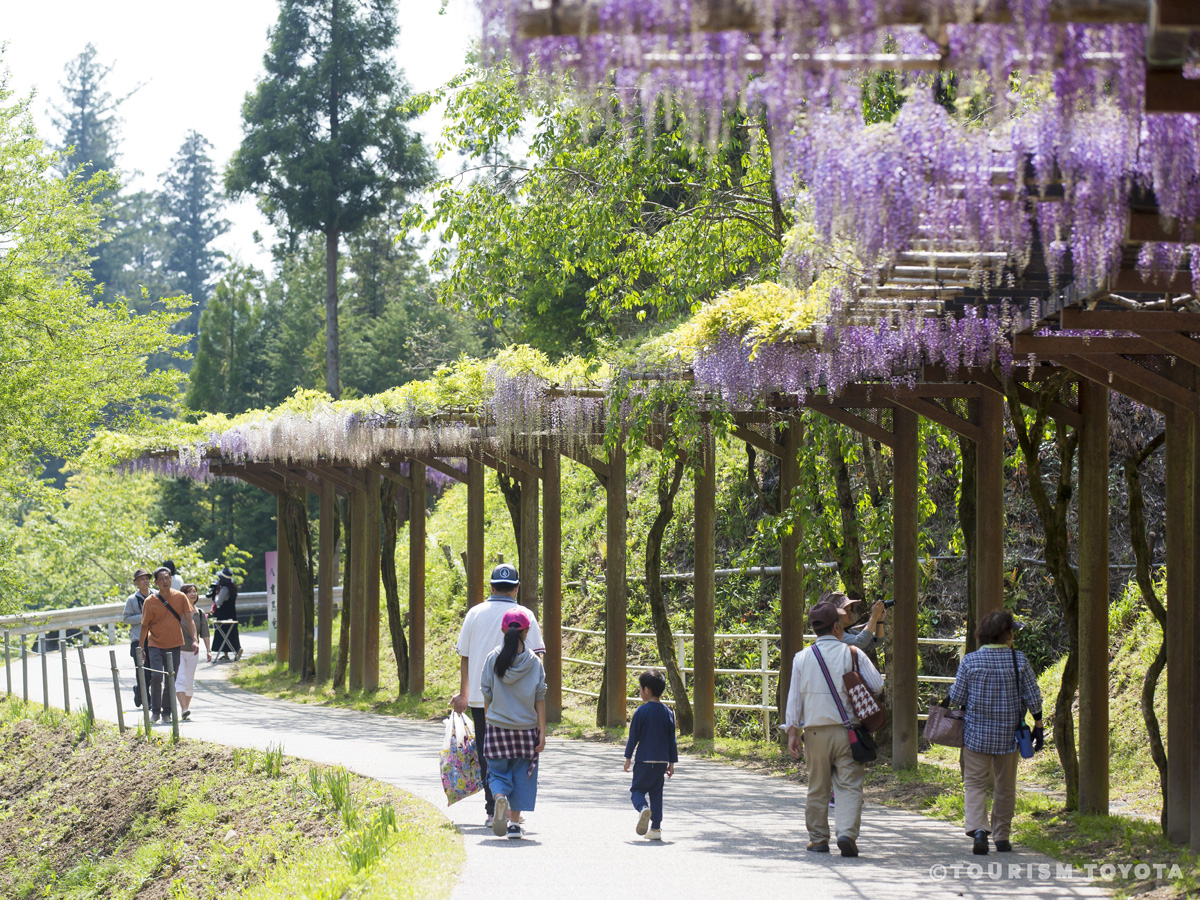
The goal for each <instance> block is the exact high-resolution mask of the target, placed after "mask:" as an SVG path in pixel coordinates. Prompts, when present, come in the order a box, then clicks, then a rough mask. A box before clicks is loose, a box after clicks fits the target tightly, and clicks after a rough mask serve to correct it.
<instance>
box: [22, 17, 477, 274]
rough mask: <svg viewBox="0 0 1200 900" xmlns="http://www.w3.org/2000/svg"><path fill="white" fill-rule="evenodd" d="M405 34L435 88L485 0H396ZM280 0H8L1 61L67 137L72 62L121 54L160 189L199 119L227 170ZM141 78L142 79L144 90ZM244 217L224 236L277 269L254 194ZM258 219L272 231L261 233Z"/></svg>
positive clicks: (242, 253) (411, 70) (133, 142)
mask: <svg viewBox="0 0 1200 900" xmlns="http://www.w3.org/2000/svg"><path fill="white" fill-rule="evenodd" d="M396 6H397V10H398V20H399V23H400V40H399V43H398V45H397V48H396V59H397V62H398V63H399V65H400V67H401V68H402V69H403V70H404V74H405V76H406V77H407V79H408V82H409V84H410V85H411V86H412V88H413V89H414V90H417V91H423V90H429V89H431V88H435V87H437V86H439V85H441V84H443V83H445V82H446V81H447V80H449V79H450V78H451V77H452V76H453V75H455V74H456V73H457V72H458V71H460V70H461V69H462V67H463V62H464V59H465V56H466V53H467V50H468V48H469V46H470V42H471V41H472V40H474V39H475V38H476V36H477V35H478V33H479V12H478V8H477V6H476V5H475V0H448V2H446V3H445V13H444V14H439V10H441V8H442V6H443V0H396ZM277 14H278V2H277V0H207V2H204V3H195V2H187V0H108V2H106V3H97V2H95V0H0V44H4V45H5V47H4V50H3V54H2V55H0V66H2V67H3V68H4V69H6V70H7V71H8V73H9V81H8V84H9V87H10V88H12V89H14V90H15V91H16V93H17V95H18V96H28V95H30V94H33V96H34V101H33V108H34V114H35V119H36V121H37V123H38V128H39V130H40V131H41V133H42V136H43V137H44V138H46V139H47V140H48V141H49V142H50V143H52V144H53V143H55V142H56V141H57V140H58V136H57V134H56V131H55V129H54V128H53V125H52V118H51V116H52V109H51V107H52V105H53V104H54V103H57V102H58V101H59V99H60V97H61V95H60V91H59V83H60V82H61V81H62V78H63V70H64V68H65V66H66V64H67V62H68V61H69V60H70V59H72V58H74V57H75V56H77V55H78V54H79V53H80V51H82V50H83V48H84V47H85V46H86V45H87V44H88V43H91V44H93V45H95V47H96V50H97V51H98V59H99V61H100V62H101V63H106V64H112V65H113V70H112V72H111V73H110V75H109V77H108V89H109V91H110V92H111V93H112V94H113V95H114V96H121V95H123V94H128V93H130V92H131V91H132V92H133V93H132V96H130V97H129V99H128V100H127V101H126V102H125V103H124V104H123V105H122V106H121V110H120V117H121V119H122V126H121V130H120V138H121V140H120V151H121V159H120V163H121V166H122V168H123V169H124V170H125V171H126V172H133V171H136V172H140V173H142V174H141V176H140V177H135V178H134V180H133V184H132V186H133V187H134V188H146V189H150V188H155V187H156V186H157V183H158V176H159V175H160V174H162V173H163V172H164V171H166V170H167V169H168V168H169V167H170V164H171V160H172V158H173V157H174V156H175V154H176V152H177V151H178V150H179V147H180V145H181V144H182V143H183V139H184V135H186V134H187V132H188V131H191V130H195V131H198V132H200V134H202V135H204V137H206V138H208V140H209V141H210V142H211V143H212V144H213V150H212V151H211V155H212V159H213V162H214V163H215V164H216V166H217V169H218V171H219V172H220V171H223V170H224V167H225V164H226V162H228V160H229V158H230V156H231V155H232V154H233V152H234V150H236V149H237V146H238V144H239V143H240V141H241V137H242V123H241V108H242V101H243V99H244V98H245V95H246V93H247V92H248V91H250V90H252V89H253V87H254V84H255V81H256V79H258V78H259V77H260V76H261V75H262V74H263V66H262V58H263V53H264V52H265V51H266V49H267V30H268V29H269V28H270V26H271V25H272V24H274V22H275V19H276V16H277ZM135 89H136V90H135ZM416 126H417V128H418V130H420V131H421V132H422V133H423V134H425V135H426V141H427V142H428V143H430V144H432V142H433V141H434V140H435V139H436V137H437V134H438V133H439V132H440V129H441V118H440V114H439V111H436V110H435V111H431V112H430V113H429V114H427V115H426V116H424V117H423V118H422V119H420V120H418V122H417V123H416ZM224 215H225V217H226V218H227V219H229V220H230V221H231V222H232V223H233V228H232V229H231V231H230V233H229V234H227V235H225V236H224V237H222V238H221V239H220V240H219V241H218V242H217V244H216V245H215V246H217V247H218V248H219V249H221V250H224V251H225V252H226V253H228V254H229V255H230V256H231V257H234V258H235V259H238V260H240V261H242V262H245V263H250V264H253V265H257V266H260V267H262V268H269V266H270V253H269V243H270V240H271V237H270V235H271V230H270V227H269V226H268V225H267V223H266V220H265V219H264V218H263V217H262V215H261V214H260V213H259V212H258V210H257V208H256V207H255V205H254V201H253V200H249V199H247V200H242V201H240V202H239V203H237V204H236V205H230V206H228V207H227V208H226V209H225V212H224ZM256 230H258V231H260V232H261V233H262V234H263V235H264V236H266V241H265V242H264V243H262V244H257V245H256V244H255V242H254V240H253V234H254V232H255V231H256Z"/></svg>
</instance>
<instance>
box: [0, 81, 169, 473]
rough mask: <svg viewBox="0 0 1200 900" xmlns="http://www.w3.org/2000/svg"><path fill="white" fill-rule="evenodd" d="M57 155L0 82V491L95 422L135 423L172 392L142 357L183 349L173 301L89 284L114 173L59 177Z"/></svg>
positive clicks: (70, 447) (79, 439)
mask: <svg viewBox="0 0 1200 900" xmlns="http://www.w3.org/2000/svg"><path fill="white" fill-rule="evenodd" d="M60 164H61V158H60V157H59V156H57V155H55V154H53V153H51V152H49V151H47V149H46V148H45V146H44V144H43V143H42V141H41V140H40V138H39V137H38V136H37V133H36V131H35V129H34V126H33V123H32V121H31V118H30V116H29V110H28V102H27V101H15V100H14V99H13V96H12V93H11V92H10V91H9V90H7V88H6V87H5V86H4V85H3V83H0V196H3V197H4V202H3V203H2V204H0V247H4V248H5V249H4V252H3V254H2V255H0V490H22V491H23V490H26V489H28V488H29V486H30V480H29V478H30V473H31V472H32V471H33V470H34V469H33V466H34V461H35V460H36V459H37V458H38V457H39V456H42V455H46V454H52V455H57V456H60V457H69V456H70V455H71V454H73V453H74V452H76V451H77V450H79V449H80V448H81V447H82V445H83V443H84V442H85V441H86V440H87V437H88V435H89V433H90V431H91V429H92V428H94V427H95V426H96V425H97V424H99V423H100V422H102V421H103V422H106V423H107V424H108V425H109V427H121V426H123V425H126V424H129V423H131V422H135V421H138V420H140V419H141V418H143V417H144V415H145V413H146V412H147V411H148V410H149V409H150V408H151V406H152V405H153V404H155V403H159V404H161V402H162V401H163V399H164V398H173V397H174V396H175V395H176V392H177V390H178V385H177V382H176V378H175V376H174V375H172V374H169V373H166V372H150V371H148V370H147V366H146V358H147V356H148V355H149V354H152V353H156V352H170V351H172V350H173V349H174V348H176V347H178V346H179V343H180V339H179V338H178V337H177V336H175V335H172V334H171V332H170V329H171V326H172V325H173V324H174V323H175V322H176V321H177V320H178V318H179V315H178V313H176V312H175V311H174V306H175V304H173V303H171V302H169V301H168V302H166V303H165V306H166V308H165V309H162V308H159V309H156V310H154V311H151V312H150V313H148V314H147V315H134V314H133V313H132V312H131V310H130V309H129V308H128V307H127V306H126V305H125V304H123V303H120V302H113V303H104V302H99V303H97V302H92V298H91V297H90V296H89V293H88V290H87V287H86V283H87V273H86V271H85V266H86V261H87V258H88V252H87V248H88V247H91V246H93V245H94V244H95V241H96V237H97V233H98V229H99V220H100V215H101V213H100V209H99V208H98V206H97V204H96V202H95V197H96V195H97V194H98V193H99V192H101V191H103V190H105V189H107V188H109V187H111V184H112V181H111V179H110V178H109V177H108V176H106V175H103V174H97V175H94V176H92V177H91V178H88V179H86V180H84V179H83V178H82V177H81V176H79V175H76V174H70V175H68V176H66V177H59V175H58V173H57V171H56V170H57V169H58V167H59V166H60Z"/></svg>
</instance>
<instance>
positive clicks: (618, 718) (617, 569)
mask: <svg viewBox="0 0 1200 900" xmlns="http://www.w3.org/2000/svg"><path fill="white" fill-rule="evenodd" d="M608 469H609V471H608V484H607V486H606V487H607V494H608V497H607V519H606V524H605V537H606V544H607V547H608V549H607V552H606V554H605V555H606V560H605V570H604V675H605V677H606V678H607V679H608V696H607V698H606V704H605V708H604V724H605V725H606V726H607V727H609V728H620V727H622V726H623V725H624V724H625V696H626V694H625V692H626V687H627V684H626V683H627V681H628V678H627V677H626V670H625V659H626V653H627V651H626V646H625V645H626V637H625V634H626V630H627V629H626V615H627V613H628V609H627V602H626V596H627V593H626V583H625V577H626V557H625V548H626V540H627V538H626V527H627V525H626V521H625V516H626V511H627V508H628V503H629V501H628V497H627V496H626V493H625V492H626V490H627V488H628V485H627V483H626V479H627V475H626V466H625V448H624V447H623V446H619V445H618V446H617V447H616V448H615V449H614V450H613V451H612V452H611V453H610V454H609V461H608Z"/></svg>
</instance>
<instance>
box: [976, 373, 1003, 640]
mask: <svg viewBox="0 0 1200 900" xmlns="http://www.w3.org/2000/svg"><path fill="white" fill-rule="evenodd" d="M976 466H977V472H978V474H977V476H976V490H975V497H976V509H977V512H976V519H975V521H976V532H975V533H976V542H975V546H976V551H975V552H976V570H975V578H976V585H977V587H976V591H975V621H976V622H979V621H981V620H982V619H983V617H984V616H986V615H987V614H988V613H990V612H994V611H996V610H998V609H1003V608H1004V399H1003V398H1002V397H1001V395H1000V394H997V393H994V392H992V391H984V392H983V395H982V396H981V397H980V398H979V453H978V456H977V463H976Z"/></svg>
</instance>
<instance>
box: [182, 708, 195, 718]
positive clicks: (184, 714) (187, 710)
mask: <svg viewBox="0 0 1200 900" xmlns="http://www.w3.org/2000/svg"><path fill="white" fill-rule="evenodd" d="M191 714H192V711H191V710H190V709H185V710H184V711H183V712H181V713H180V714H179V718H181V719H186V718H188V717H189V716H190V715H191Z"/></svg>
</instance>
